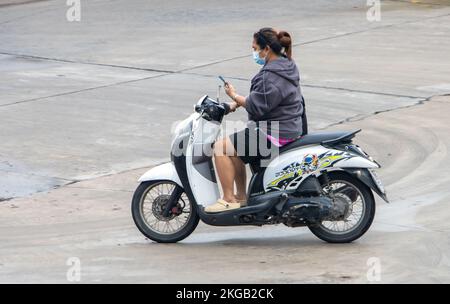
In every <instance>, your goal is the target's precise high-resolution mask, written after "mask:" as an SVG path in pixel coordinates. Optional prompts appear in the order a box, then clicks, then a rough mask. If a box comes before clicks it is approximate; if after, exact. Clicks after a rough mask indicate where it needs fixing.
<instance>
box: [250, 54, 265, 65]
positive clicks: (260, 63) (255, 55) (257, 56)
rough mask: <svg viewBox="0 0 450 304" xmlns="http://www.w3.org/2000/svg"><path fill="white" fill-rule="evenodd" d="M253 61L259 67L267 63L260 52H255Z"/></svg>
mask: <svg viewBox="0 0 450 304" xmlns="http://www.w3.org/2000/svg"><path fill="white" fill-rule="evenodd" d="M253 60H254V61H255V62H256V64H259V65H264V64H265V63H266V59H264V58H261V57H259V52H258V51H253Z"/></svg>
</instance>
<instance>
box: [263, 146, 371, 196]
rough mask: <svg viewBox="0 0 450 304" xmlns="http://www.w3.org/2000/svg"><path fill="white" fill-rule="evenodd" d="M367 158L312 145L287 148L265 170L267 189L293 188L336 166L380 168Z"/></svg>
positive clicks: (265, 188)
mask: <svg viewBox="0 0 450 304" xmlns="http://www.w3.org/2000/svg"><path fill="white" fill-rule="evenodd" d="M378 167H379V166H378V165H377V164H376V163H375V162H372V161H370V160H369V159H367V158H364V157H361V156H358V155H356V154H353V153H350V152H346V151H341V150H336V149H331V148H326V147H324V146H322V145H312V146H307V147H304V148H299V149H295V150H292V151H288V152H285V153H283V154H281V155H279V156H278V157H276V158H275V159H274V160H272V161H271V162H270V163H269V165H268V166H267V168H266V169H265V172H264V178H263V186H264V190H265V191H271V190H294V189H296V188H297V187H298V186H299V185H300V184H301V183H302V182H303V181H304V180H305V178H306V177H307V176H309V175H311V174H316V175H318V174H320V172H321V171H328V170H334V169H337V168H340V169H345V168H378Z"/></svg>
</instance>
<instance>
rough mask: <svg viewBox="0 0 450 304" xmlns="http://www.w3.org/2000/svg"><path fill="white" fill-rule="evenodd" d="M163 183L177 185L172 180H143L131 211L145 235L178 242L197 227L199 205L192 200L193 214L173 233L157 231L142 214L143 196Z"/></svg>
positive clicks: (163, 241)
mask: <svg viewBox="0 0 450 304" xmlns="http://www.w3.org/2000/svg"><path fill="white" fill-rule="evenodd" d="M161 183H167V184H172V185H176V184H175V183H174V182H172V181H164V180H159V181H149V182H142V183H141V184H140V185H139V186H138V187H137V189H136V191H135V192H134V195H133V200H132V203H131V213H132V215H133V220H134V223H135V224H136V226H137V228H138V229H139V231H140V232H142V234H143V235H145V236H146V237H147V238H149V239H150V240H153V241H155V242H158V243H176V242H179V241H181V240H183V239H185V238H187V237H188V236H189V235H190V234H191V233H192V232H193V231H194V230H195V228H196V227H197V225H198V222H199V219H200V218H199V216H198V213H197V206H196V204H195V203H193V202H190V204H191V206H190V210H191V214H190V217H189V219H188V221H187V222H186V224H185V225H184V226H183V227H182V229H180V230H179V231H177V232H176V233H173V234H161V233H157V232H156V231H153V230H152V229H151V228H150V227H149V226H148V225H147V223H146V220H145V218H144V216H143V214H142V211H141V210H142V204H143V196H145V195H147V193H148V191H149V190H150V189H151V188H153V187H154V186H156V185H158V184H161Z"/></svg>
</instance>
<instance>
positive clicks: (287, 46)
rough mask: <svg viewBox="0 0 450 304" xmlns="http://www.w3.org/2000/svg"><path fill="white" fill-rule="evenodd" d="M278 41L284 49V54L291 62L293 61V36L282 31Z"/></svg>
mask: <svg viewBox="0 0 450 304" xmlns="http://www.w3.org/2000/svg"><path fill="white" fill-rule="evenodd" d="M277 37H278V41H279V42H280V44H281V46H282V47H283V48H284V53H285V54H286V57H287V58H289V60H291V59H292V39H291V35H289V33H288V32H285V31H280V32H279V33H278V35H277Z"/></svg>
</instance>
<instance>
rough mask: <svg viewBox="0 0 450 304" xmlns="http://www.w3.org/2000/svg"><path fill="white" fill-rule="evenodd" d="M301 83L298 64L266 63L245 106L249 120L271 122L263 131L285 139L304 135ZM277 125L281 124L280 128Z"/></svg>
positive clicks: (280, 59)
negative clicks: (276, 133) (276, 134)
mask: <svg viewBox="0 0 450 304" xmlns="http://www.w3.org/2000/svg"><path fill="white" fill-rule="evenodd" d="M299 82H300V75H299V72H298V69H297V66H296V64H295V63H294V61H292V60H289V59H287V58H285V57H280V58H279V59H276V60H272V61H270V62H268V63H266V64H265V65H264V67H263V68H262V69H261V70H260V71H259V73H258V74H256V75H255V77H253V79H252V82H251V87H250V94H249V95H248V96H247V98H246V105H245V109H246V110H247V112H248V119H249V120H250V121H254V122H261V121H267V124H268V127H267V130H264V129H265V128H264V127H262V129H263V130H264V131H265V132H270V133H271V134H275V132H278V134H279V137H282V138H295V137H298V136H300V135H302V133H303V127H302V116H303V112H304V102H303V97H302V93H301V89H300V84H299ZM304 118H306V116H305V117H304ZM271 122H272V123H271ZM273 122H278V124H279V125H278V128H277V127H276V124H274V123H273ZM305 123H306V120H305ZM261 125H262V124H261ZM304 131H305V133H306V130H304Z"/></svg>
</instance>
